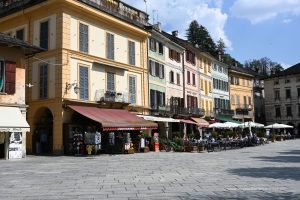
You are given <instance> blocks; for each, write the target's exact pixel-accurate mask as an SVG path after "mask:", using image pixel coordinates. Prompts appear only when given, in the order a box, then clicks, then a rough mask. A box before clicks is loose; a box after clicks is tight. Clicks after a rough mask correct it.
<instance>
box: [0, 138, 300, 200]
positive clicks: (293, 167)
mask: <svg viewBox="0 0 300 200" xmlns="http://www.w3.org/2000/svg"><path fill="white" fill-rule="evenodd" d="M0 199H5V200H6V199H28V200H32V199H114V200H118V199H128V200H129V199H130V200H134V199H172V200H173V199H188V200H192V199H195V200H198V199H213V200H218V199H220V200H221V199H251V200H252V199H272V200H274V199H288V200H290V199H292V200H293V199H300V140H290V141H284V142H275V143H271V144H268V145H263V146H258V147H248V148H243V149H236V150H229V151H221V152H211V153H207V152H205V153H175V152H168V153H166V152H160V153H154V152H151V153H145V154H143V153H139V154H133V155H99V156H96V157H90V158H87V157H66V156H62V157H46V156H28V157H27V158H25V159H21V160H15V161H11V160H9V161H5V160H0Z"/></svg>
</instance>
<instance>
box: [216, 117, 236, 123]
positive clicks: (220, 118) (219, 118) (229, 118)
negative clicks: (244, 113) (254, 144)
mask: <svg viewBox="0 0 300 200" xmlns="http://www.w3.org/2000/svg"><path fill="white" fill-rule="evenodd" d="M216 119H217V120H220V121H225V122H233V123H237V124H241V122H239V121H237V120H234V119H232V118H231V117H227V116H217V117H216Z"/></svg>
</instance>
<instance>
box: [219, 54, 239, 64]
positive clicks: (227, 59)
mask: <svg viewBox="0 0 300 200" xmlns="http://www.w3.org/2000/svg"><path fill="white" fill-rule="evenodd" d="M223 62H224V63H225V64H227V65H229V66H237V67H243V65H242V64H241V63H240V62H239V61H237V60H236V59H235V58H233V57H232V56H231V55H230V54H224V55H223Z"/></svg>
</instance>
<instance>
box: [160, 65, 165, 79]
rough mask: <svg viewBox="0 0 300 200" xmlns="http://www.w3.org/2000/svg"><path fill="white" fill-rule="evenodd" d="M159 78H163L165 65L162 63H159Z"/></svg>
mask: <svg viewBox="0 0 300 200" xmlns="http://www.w3.org/2000/svg"><path fill="white" fill-rule="evenodd" d="M159 78H160V79H164V78H165V66H164V65H162V64H159Z"/></svg>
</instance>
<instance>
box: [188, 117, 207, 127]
mask: <svg viewBox="0 0 300 200" xmlns="http://www.w3.org/2000/svg"><path fill="white" fill-rule="evenodd" d="M192 120H193V121H195V122H197V125H198V126H199V127H201V128H207V127H208V126H209V123H208V121H206V120H205V119H201V118H193V117H192Z"/></svg>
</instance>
